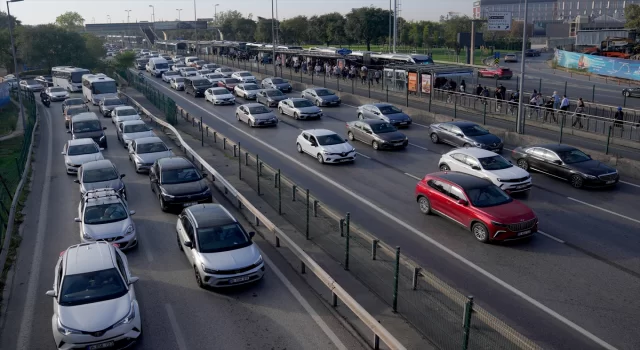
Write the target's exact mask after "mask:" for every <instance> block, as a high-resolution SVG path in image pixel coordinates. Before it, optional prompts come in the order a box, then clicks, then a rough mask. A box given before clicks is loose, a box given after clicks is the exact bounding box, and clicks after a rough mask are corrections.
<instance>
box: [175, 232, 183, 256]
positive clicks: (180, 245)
mask: <svg viewBox="0 0 640 350" xmlns="http://www.w3.org/2000/svg"><path fill="white" fill-rule="evenodd" d="M176 240H177V241H178V249H180V251H181V252H182V251H184V248H182V243H180V236H178V233H177V232H176Z"/></svg>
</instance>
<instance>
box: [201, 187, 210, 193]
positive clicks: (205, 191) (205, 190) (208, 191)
mask: <svg viewBox="0 0 640 350" xmlns="http://www.w3.org/2000/svg"><path fill="white" fill-rule="evenodd" d="M209 193H211V189H210V188H209V187H207V188H205V189H204V191H202V194H209Z"/></svg>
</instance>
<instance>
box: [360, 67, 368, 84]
mask: <svg viewBox="0 0 640 350" xmlns="http://www.w3.org/2000/svg"><path fill="white" fill-rule="evenodd" d="M368 72H369V70H368V69H367V66H362V68H360V78H361V81H362V85H364V84H365V83H366V82H367V74H368Z"/></svg>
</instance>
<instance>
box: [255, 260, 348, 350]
mask: <svg viewBox="0 0 640 350" xmlns="http://www.w3.org/2000/svg"><path fill="white" fill-rule="evenodd" d="M262 258H263V259H264V261H265V262H266V263H267V265H269V268H270V269H271V271H272V272H273V273H275V274H276V276H278V279H279V280H280V282H282V284H284V286H285V287H287V289H288V290H289V293H291V295H293V297H294V298H296V300H297V301H298V302H299V303H300V305H302V307H303V308H304V310H305V311H306V312H307V313H308V314H309V316H311V318H312V319H313V320H314V321H315V322H316V324H317V325H318V326H319V327H320V328H321V329H322V331H323V332H324V334H325V335H326V336H327V337H328V338H329V340H331V342H332V343H333V344H334V345H335V346H336V348H338V349H340V350H347V349H348V348H347V347H346V346H345V345H344V344H343V343H342V341H340V338H338V336H337V335H336V334H335V333H334V332H333V331H332V330H331V328H329V326H328V325H327V324H326V323H325V322H324V320H323V319H322V317H320V315H319V314H318V313H317V312H316V310H314V309H313V307H312V306H311V305H310V304H309V302H308V301H307V300H306V299H305V298H304V297H303V296H302V294H300V292H299V291H298V289H297V288H296V287H295V286H294V285H293V284H291V282H290V281H289V280H288V279H287V277H285V275H284V274H283V273H282V271H280V269H278V267H277V266H276V265H275V264H274V263H273V262H272V261H271V259H269V258H268V257H266V256H265V255H262Z"/></svg>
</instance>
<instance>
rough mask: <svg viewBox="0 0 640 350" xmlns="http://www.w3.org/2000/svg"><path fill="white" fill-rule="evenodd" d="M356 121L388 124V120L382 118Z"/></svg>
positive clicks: (368, 123) (370, 123)
mask: <svg viewBox="0 0 640 350" xmlns="http://www.w3.org/2000/svg"><path fill="white" fill-rule="evenodd" d="M356 121H358V122H361V123H364V124H367V125H376V124H389V122H387V121H386V120H382V119H363V120H356Z"/></svg>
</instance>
